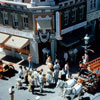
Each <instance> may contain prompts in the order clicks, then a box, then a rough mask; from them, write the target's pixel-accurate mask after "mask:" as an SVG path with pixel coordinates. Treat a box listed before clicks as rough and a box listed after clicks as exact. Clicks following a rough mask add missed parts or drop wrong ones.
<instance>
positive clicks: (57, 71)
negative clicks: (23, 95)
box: [12, 49, 89, 94]
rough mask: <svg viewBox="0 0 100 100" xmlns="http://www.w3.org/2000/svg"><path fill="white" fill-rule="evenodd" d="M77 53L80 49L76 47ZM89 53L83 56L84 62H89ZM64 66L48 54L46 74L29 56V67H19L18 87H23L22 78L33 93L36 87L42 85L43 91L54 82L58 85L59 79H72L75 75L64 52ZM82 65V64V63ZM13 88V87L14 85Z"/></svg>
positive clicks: (41, 89)
mask: <svg viewBox="0 0 100 100" xmlns="http://www.w3.org/2000/svg"><path fill="white" fill-rule="evenodd" d="M74 51H75V53H77V52H78V51H77V50H76V49H75V50H74ZM70 53H71V52H70ZM88 59H89V57H88V55H85V56H82V64H85V63H86V62H88ZM64 60H65V64H64V66H63V67H62V66H60V63H59V60H58V59H56V60H55V62H54V63H52V59H51V57H50V56H49V55H47V59H46V61H45V64H46V66H47V67H48V70H47V73H46V74H44V70H43V69H41V70H37V68H34V66H33V63H32V56H31V55H29V56H28V62H29V66H28V67H23V66H20V67H19V71H18V75H19V77H18V79H17V83H16V87H17V88H18V89H20V88H21V87H22V85H23V84H22V82H21V81H22V80H24V83H25V84H26V86H28V91H32V94H34V92H35V90H34V89H35V88H36V87H38V86H39V87H40V92H41V93H42V92H43V88H44V87H45V86H46V85H47V86H51V85H52V84H55V86H56V85H57V82H58V80H62V81H66V80H68V79H72V78H73V75H72V73H71V71H70V65H69V63H68V54H67V53H66V52H65V53H64ZM80 65H81V64H80ZM12 88H13V87H12Z"/></svg>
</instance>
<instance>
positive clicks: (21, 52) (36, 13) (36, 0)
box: [0, 0, 57, 64]
mask: <svg viewBox="0 0 100 100" xmlns="http://www.w3.org/2000/svg"><path fill="white" fill-rule="evenodd" d="M55 9H57V6H56V4H55V2H54V0H31V1H30V2H29V1H28V3H25V1H21V0H15V1H11V0H10V1H5V2H3V1H2V0H1V5H0V40H1V41H0V47H1V52H2V53H5V54H6V55H12V56H14V57H18V58H21V59H25V60H27V56H28V54H29V53H30V54H31V55H32V58H33V62H34V63H36V64H39V63H42V62H43V48H47V50H49V51H50V55H51V57H52V60H53V61H54V53H55V50H56V47H55V46H54V45H55V43H56V42H55V41H56V40H55V31H54V25H53V24H54V10H55ZM2 38H4V39H2Z"/></svg>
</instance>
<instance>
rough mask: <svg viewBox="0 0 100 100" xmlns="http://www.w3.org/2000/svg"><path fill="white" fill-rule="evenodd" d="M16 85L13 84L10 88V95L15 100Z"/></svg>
mask: <svg viewBox="0 0 100 100" xmlns="http://www.w3.org/2000/svg"><path fill="white" fill-rule="evenodd" d="M13 89H14V86H11V87H10V88H9V95H10V98H11V99H10V100H14V93H15V92H14V90H13Z"/></svg>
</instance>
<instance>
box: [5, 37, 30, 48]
mask: <svg viewBox="0 0 100 100" xmlns="http://www.w3.org/2000/svg"><path fill="white" fill-rule="evenodd" d="M28 43H29V39H26V38H22V37H17V36H11V38H10V39H9V40H8V41H7V42H6V43H5V45H6V46H9V47H11V48H16V49H22V48H24V47H25V46H27V45H28Z"/></svg>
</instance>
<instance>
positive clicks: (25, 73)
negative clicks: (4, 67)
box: [23, 66, 28, 85]
mask: <svg viewBox="0 0 100 100" xmlns="http://www.w3.org/2000/svg"><path fill="white" fill-rule="evenodd" d="M23 76H24V82H25V84H26V85H28V70H27V68H26V66H25V67H24V75H23Z"/></svg>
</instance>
